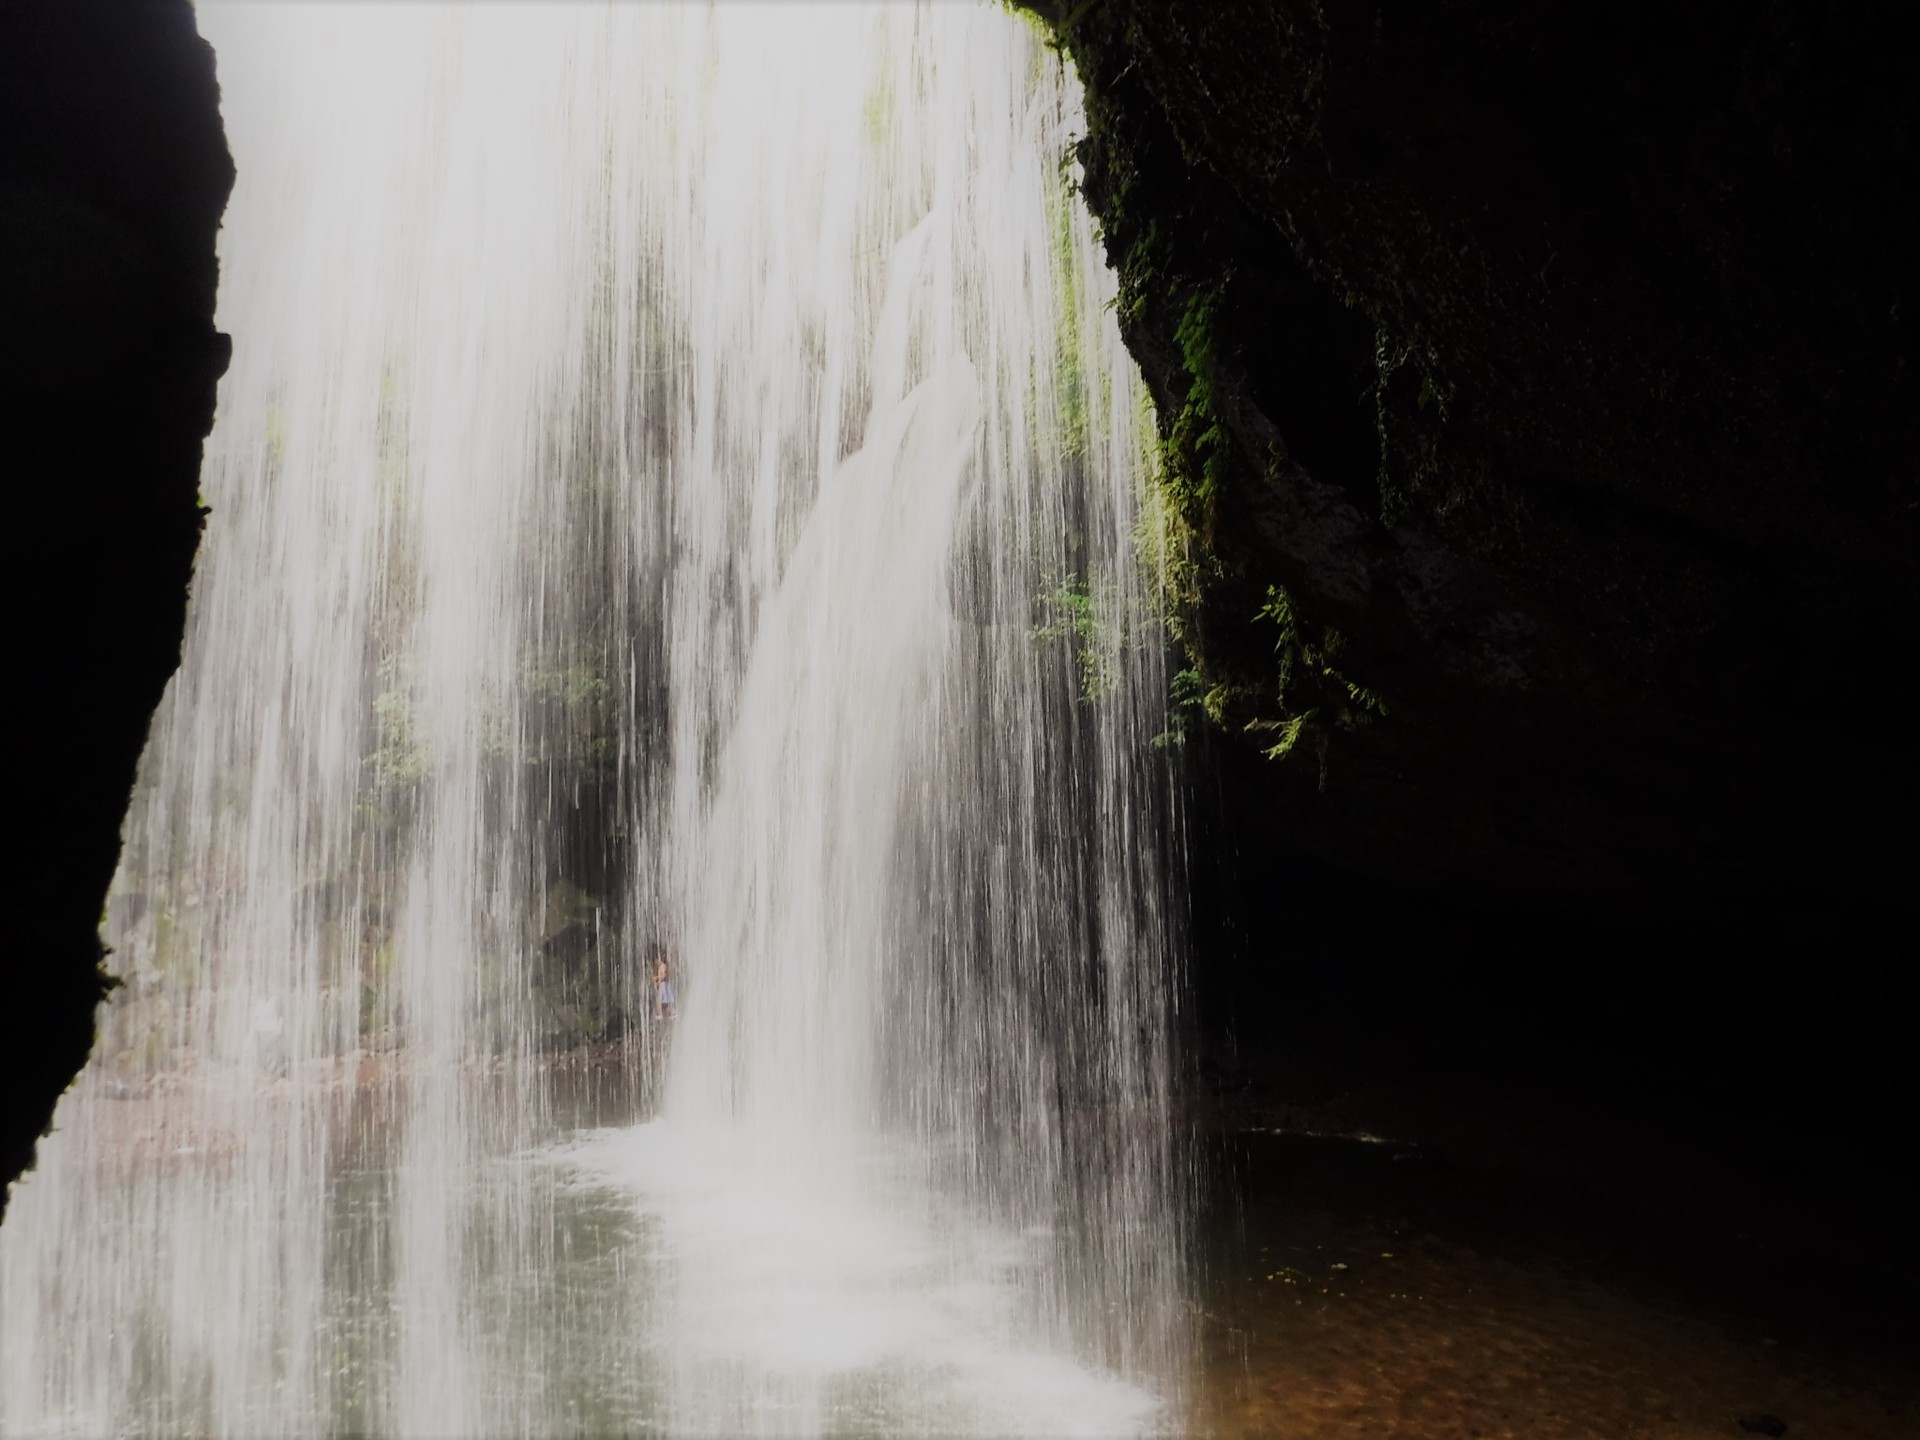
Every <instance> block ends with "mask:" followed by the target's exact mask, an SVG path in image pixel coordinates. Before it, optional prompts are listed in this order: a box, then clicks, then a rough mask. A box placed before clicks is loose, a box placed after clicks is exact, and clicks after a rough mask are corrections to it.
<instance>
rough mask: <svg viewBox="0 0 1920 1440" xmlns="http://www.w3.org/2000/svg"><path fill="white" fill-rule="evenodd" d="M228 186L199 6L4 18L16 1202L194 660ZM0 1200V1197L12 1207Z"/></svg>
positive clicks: (4, 1174)
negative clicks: (124, 835) (164, 724)
mask: <svg viewBox="0 0 1920 1440" xmlns="http://www.w3.org/2000/svg"><path fill="white" fill-rule="evenodd" d="M232 178H233V167H232V163H231V161H230V159H229V158H228V154H227V148H226V143H225V140H224V138H223V136H222V133H221V127H220V115H219V92H218V89H217V87H216V85H215V81H214V71H213V55H212V52H211V51H210V50H209V49H208V47H207V46H206V45H205V44H204V43H203V42H202V41H201V40H200V38H199V36H198V35H197V34H196V32H195V29H194V21H193V11H192V9H191V7H190V6H189V5H188V4H187V3H186V0H9V3H8V4H7V5H6V6H5V7H4V8H0V315H3V316H4V320H0V336H4V337H5V342H4V349H0V447H4V448H3V450H0V453H3V454H4V457H5V460H4V469H5V472H6V474H7V475H8V476H9V478H10V482H11V483H10V485H9V487H8V499H9V505H10V511H11V514H10V519H11V524H10V526H9V528H8V531H7V535H8V542H7V543H8V546H9V549H10V553H9V555H8V557H7V563H6V565H5V566H4V567H3V568H4V569H5V571H6V573H7V577H8V585H9V603H8V606H7V614H8V615H9V616H10V617H11V628H10V636H11V639H12V649H11V652H10V657H9V659H10V696H11V699H10V703H9V706H8V709H9V711H10V714H11V718H12V730H13V735H14V739H13V742H12V745H11V747H10V751H9V755H8V764H7V776H6V784H7V808H6V813H7V816H8V820H9V823H10V826H11V829H12V837H11V838H12V840H13V842H14V843H13V847H12V848H13V853H14V857H15V858H14V859H13V861H12V862H11V863H10V864H9V866H8V871H7V873H8V881H9V887H8V888H9V895H8V899H7V903H6V915H7V926H8V935H7V945H6V961H5V965H6V970H5V977H6V981H5V983H6V993H5V996H4V1003H0V1016H3V1017H4V1020H0V1026H4V1030H3V1031H0V1187H4V1185H5V1184H7V1183H8V1182H10V1181H11V1180H12V1179H13V1178H14V1177H15V1176H16V1175H18V1174H19V1173H20V1171H21V1170H22V1169H23V1168H24V1167H25V1166H27V1165H28V1164H29V1163H31V1160H32V1156H33V1149H34V1144H35V1141H36V1139H37V1137H38V1136H39V1135H40V1134H41V1133H42V1132H43V1131H44V1130H45V1128H46V1126H47V1124H48V1123H49V1121H50V1119H51V1117H52V1113H53V1106H54V1103H55V1101H56V1100H57V1099H58V1097H59V1095H60V1092H61V1091H62V1090H64V1089H65V1088H66V1086H67V1084H68V1082H69V1081H70V1080H71V1079H72V1077H73V1075H74V1074H75V1072H76V1071H78V1069H79V1068H80V1066H81V1065H82V1064H83V1063H84V1062H85V1060H86V1056H87V1052H88V1050H89V1048H90V1047H91V1045H92V1043H93V1012H94V1007H95V1004H96V1002H97V1001H98V1000H99V999H100V997H101V995H102V994H103V992H104V988H105V981H104V979H103V976H102V972H101V970H100V959H101V945H100V939H99V936H98V925H99V922H100V914H101V908H102V903H103V900H104V897H105V894H106V888H107V884H108V882H109V881H110V880H111V878H112V876H113V870H114V866H115V864H116V863H117V859H118V856H119V850H120V822H121V817H122V815H123V814H124V813H125V811H126V806H127V797H128V793H129V792H130V790H131V789H132V785H133V777H134V769H135V766H136V764H137V762H138V760H139V756H140V750H141V746H142V745H143V744H144V742H145V739H146V730H147V722H148V718H149V717H150V716H151V714H152V713H153V709H154V706H155V705H156V704H158V703H159V700H160V695H161V692H162V690H163V689H164V687H165V685H166V683H167V679H168V677H169V676H170V675H171V674H172V673H173V670H174V667H175V666H176V664H177V663H178V660H179V651H180V639H181V631H182V626H183V623H184V618H185V612H186V599H187V582H188V578H189V575H190V573H191V569H192V564H193V556H194V551H195V548H196V546H197V545H198V543H199V536H200V524H201V510H200V506H199V501H198V490H199V472H200V447H201V441H202V439H203V438H204V437H205V435H206V434H207V432H208V429H209V428H210V426H211V423H212V418H213V397H214V384H215V382H216V381H217V380H218V378H219V377H220V375H221V373H222V371H223V370H224V369H225V368H226V363H227V356H228V346H227V340H226V337H225V336H223V335H221V334H219V333H217V332H216V331H215V329H214V326H213V300H214V281H215V260H214V235H215V232H216V231H217V230H218V228H219V224H220V215H221V212H222V210H223V208H224V207H225V205H226V198H227V191H228V189H229V187H230V186H231V183H232ZM3 1205H4V1191H3V1190H0V1206H3Z"/></svg>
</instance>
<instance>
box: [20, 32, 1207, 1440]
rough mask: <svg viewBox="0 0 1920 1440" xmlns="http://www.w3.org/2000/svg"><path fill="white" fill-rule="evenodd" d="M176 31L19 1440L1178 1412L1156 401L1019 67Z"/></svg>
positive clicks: (1001, 57)
mask: <svg viewBox="0 0 1920 1440" xmlns="http://www.w3.org/2000/svg"><path fill="white" fill-rule="evenodd" d="M200 13H201V21H202V26H203V30H204V31H205V33H207V34H208V36H209V38H210V39H212V41H213V42H214V45H215V48H216V51H217V53H218V57H219V63H220V73H221V79H222V85H223V110H224V113H225V117H226V121H227V126H228V132H229V136H230V141H231V143H232V145H233V148H234V151H235V157H236V161H237V163H238V166H239V173H240V180H239V185H238V188H237V189H236V192H235V195H234V200H233V204H232V207H231V209H230V211H229V213H228V217H227V222H226V228H225V231H224V234H223V240H222V263H223V281H222V290H221V323H222V325H223V327H224V328H226V329H228V330H229V331H231V332H232V333H233V335H234V337H235V361H234V365H233V369H232V372H231V373H230V374H229V376H228V377H227V380H226V381H225V383H224V386H223V389H222V392H221V399H220V411H219V422H218V427H217V429H216V432H215V435H214V438H213V440H212V441H211V442H210V445H209V452H208V459H207V464H206V472H205V474H206V478H205V488H206V493H207V496H208V500H209V503H210V504H211V505H212V507H213V511H214V515H213V519H212V520H211V521H210V525H209V532H208V539H207V543H206V546H205V549H204V551H203V554H202V557H201V561H200V566H199V570H198V574H197V577H196V581H195V590H194V598H193V607H192V615H191V622H190V627H191V628H190V635H189V641H188V646H187V653H186V658H185V662H184V664H183V667H182V671H181V674H180V676H179V678H178V680H177V681H176V683H175V685H174V687H173V690H172V691H171V692H170V695H169V699H168V701H167V703H166V705H165V707H164V708H163V710H162V713H161V715H160V716H159V717H158V718H157V719H156V722H155V727H154V731H153V736H152V740H151V743H150V746H149V750H148V754H147V757H146V760H145V763H144V767H143V773H142V779H141V784H140V789H139V792H138V793H137V795H136V797H135V803H134V807H133V811H132V813H131V816H130V818H129V821H128V830H127V851H126V856H125V859H124V862H123V866H122V871H121V875H120V877H119V879H118V880H117V881H116V885H115V891H114V895H113V898H112V901H111V904H110V909H109V922H108V938H109V940H110V941H111V942H112V943H113V944H114V945H115V947H116V951H117V955H116V964H117V965H118V966H119V968H120V972H121V974H122V975H123V977H124V978H125V979H126V981H127V984H126V986H125V987H124V988H123V990H122V992H121V993H120V995H119V996H118V997H117V998H116V999H114V1000H113V1001H112V1002H110V1003H109V1005H108V1006H107V1007H106V1009H105V1012H104V1019H103V1030H102V1039H101V1044H100V1046H99V1054H98V1057H97V1058H96V1060H95V1062H94V1064H93V1065H92V1066H90V1067H89V1070H88V1072H87V1073H86V1075H85V1076H83V1078H82V1080H81V1082H80V1083H79V1084H78V1086H77V1087H76V1089H75V1091H74V1093H73V1094H72V1095H70V1096H69V1097H67V1099H66V1101H65V1102H64V1103H63V1106H62V1109H61V1112H60V1116H59V1128H58V1133H57V1134H56V1135H55V1136H54V1137H53V1138H52V1139H51V1140H50V1141H48V1142H47V1143H46V1144H45V1145H44V1146H43V1149H42V1156H43V1158H42V1161H41V1165H40V1170H39V1172H38V1173H37V1174H36V1175H35V1176H34V1177H33V1178H32V1179H31V1180H30V1181H28V1182H27V1183H25V1184H23V1185H22V1186H21V1187H20V1189H19V1190H18V1192H17V1193H16V1195H15V1198H14V1202H13V1210H12V1211H11V1213H10V1215H9V1219H8V1222H7V1225H6V1227H5V1231H4V1233H3V1234H0V1432H4V1433H6V1434H20V1435H27V1434H34V1435H39V1434H47V1433H55V1432H63V1431H64V1432H68V1433H82V1434H101V1433H162V1432H164V1433H204V1434H222V1435H252V1434H266V1433H271V1434H276V1435H313V1434H333V1433H348V1432H351V1433H398V1434H423V1435H424V1434H454V1433H459V1434H476V1433H496V1432H499V1433H504V1432H508V1431H513V1432H551V1431H578V1430H606V1431H619V1432H622V1433H648V1432H652V1433H686V1434H719V1433H728V1434H734V1433H762V1434H780V1435H786V1434H818V1433H836V1434H839V1433H873V1434H889V1435H892V1434H911V1433H923V1434H930V1433H969V1432H971V1433H1009V1432H1019V1433H1093V1434H1110V1433H1120V1432H1128V1431H1142V1430H1153V1429H1161V1428H1169V1427H1176V1426H1177V1425H1178V1424H1179V1421H1180V1413H1181V1408H1180V1407H1181V1404H1182V1384H1183V1378H1182V1377H1183V1370H1184V1352H1185V1346H1186V1340H1187V1336H1186V1328H1185V1321H1184V1318H1183V1313H1184V1312H1183V1305H1182V1273H1183V1262H1182V1258H1181V1252H1182V1244H1183V1240H1182V1231H1183V1224H1184V1214H1183V1209H1182V1206H1181V1203H1180V1196H1179V1185H1178V1181H1177V1174H1176V1171H1177V1167H1176V1166H1175V1164H1174V1159H1173V1145H1172V1141H1171V1129H1172V1127H1171V1123H1170V1117H1169V1114H1168V1106H1169V1087H1170V1083H1171V1081H1170V1076H1171V1070H1172V1064H1173V1061H1172V1057H1171V1053H1170V1052H1171V1039H1170V1037H1171V1032H1172V1027H1173V1016H1172V1008H1173V998H1172V997H1173V996H1174V994H1175V993H1176V990H1175V986H1174V984H1173V976H1172V971H1173V958H1172V957H1173V948H1174V947H1173V944H1172V940H1171V932H1172V929H1173V915H1172V913H1171V903H1170V899H1169V896H1170V893H1171V892H1170V885H1171V877H1172V876H1173V875H1174V874H1176V873H1177V865H1176V864H1175V863H1174V860H1173V858H1172V857H1173V856H1174V853H1175V850H1176V839H1175V837H1176V836H1177V833H1178V827H1177V817H1176V816H1175V814H1174V813H1173V805H1172V800H1171V797H1170V794H1169V789H1168V781H1167V777H1166V775H1165V774H1164V771H1163V769H1162V768H1161V767H1160V765H1159V764H1158V763H1157V761H1156V758H1155V752H1154V751H1153V748H1152V743H1151V742H1152V740H1153V737H1154V736H1155V734H1156V733H1157V732H1158V731H1159V730H1161V729H1162V728H1163V726H1164V693H1165V682H1164V676H1163V675H1162V673H1161V669H1160V665H1161V649H1160V642H1159V632H1158V628H1157V625H1156V623H1155V621H1154V618H1153V614H1152V607H1151V605H1150V604H1149V596H1148V591H1149V585H1148V581H1147V577H1146V575H1145V569H1146V566H1145V564H1144V563H1143V561H1142V559H1141V557H1140V556H1139V555H1138V554H1137V553H1136V549H1137V544H1138V542H1137V538H1136V532H1138V531H1139V530H1140V529H1141V526H1140V523H1139V514H1138V505H1139V486H1140V477H1141V469H1142V464H1143V459H1142V452H1143V444H1144V442H1143V423H1142V410H1141V403H1140V399H1139V395H1138V392H1137V384H1136V382H1135V380H1134V379H1133V376H1132V371H1131V367H1130V365H1129V363H1128V362H1127V360H1126V357H1125V355H1124V352H1123V350H1122V349H1121V347H1120V344H1119V341H1118V338H1117V335H1116V334H1115V331H1114V327H1113V323H1112V318H1111V316H1110V315H1109V314H1108V313H1107V309H1106V303H1107V301H1108V299H1109V295H1110V281H1109V277H1108V275H1107V273H1106V272H1105V270H1104V268H1103V267H1102V266H1101V265H1100V263H1099V260H1098V258H1097V248H1096V246H1095V243H1094V240H1093V237H1092V235H1091V233H1090V230H1089V227H1088V224H1087V221H1086V219H1085V217H1084V215H1083V214H1082V212H1081V211H1080V209H1079V207H1078V205H1077V203H1076V202H1075V201H1074V200H1073V198H1072V196H1071V194H1070V192H1069V190H1068V188H1067V186H1066V183H1065V181H1064V180H1063V178H1062V172H1061V163H1062V160H1063V158H1064V154H1065V151H1066V149H1067V146H1068V144H1069V141H1070V136H1071V132H1072V129H1073V126H1074V124H1075V123H1076V115H1075V109H1074V106H1075V99H1074V96H1073V93H1072V89H1071V86H1070V84H1069V83H1068V81H1067V80H1066V78H1065V77H1064V76H1063V75H1062V74H1061V72H1060V69H1059V68H1058V62H1057V61H1056V60H1055V59H1054V58H1053V57H1052V56H1051V55H1049V54H1048V53H1047V52H1046V51H1045V50H1044V49H1043V48H1042V47H1040V46H1039V45H1038V44H1037V42H1036V40H1035V38H1034V37H1033V36H1032V35H1031V34H1030V33H1029V32H1028V31H1027V30H1026V29H1025V28H1024V27H1023V26H1022V25H1021V24H1020V23H1019V22H1018V21H1016V20H1014V19H1013V18H1012V17H1010V16H1008V15H1006V14H1004V13H1000V12H997V11H994V10H991V9H985V8H982V9H972V8H968V7H961V6H949V5H925V6H919V7H912V6H906V5H884V4H875V5H844V4H834V5H826V6H820V7H805V6H798V5H791V4H770V5H765V6H751V5H744V4H740V5H735V4H730V5H725V6H717V7H710V8H693V7H688V8H684V9H682V8H676V7H668V6H656V5H634V6H610V7H606V6H584V5H582V6H578V7H575V6H570V5H568V6H562V5H536V6H526V7H510V6H498V5H485V6H476V7H473V8H470V9H468V8H438V7H432V8H430V7H414V6H404V7H339V6H331V5H320V6H313V7H302V6H293V5H277V6H239V5H236V6H232V7H226V6H215V5H212V4H208V5H205V6H203V7H202V9H201V12H200ZM656 947H662V948H664V949H665V950H666V951H667V953H668V954H669V955H670V956H671V957H672V960H673V963H674V967H675V975H674V978H675V983H676V985H677V987H678V989H679V991H680V1004H679V1007H678V1011H679V1013H678V1014H677V1016H676V1017H675V1018H673V1019H671V1020H663V1019H661V1018H658V1017H656V1015H655V1014H654V1007H653V1005H652V1004H651V994H650V987H649V985H648V983H647V979H646V971H647V966H648V963H649V960H650V957H651V955H652V953H653V952H654V950H655V948H656Z"/></svg>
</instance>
